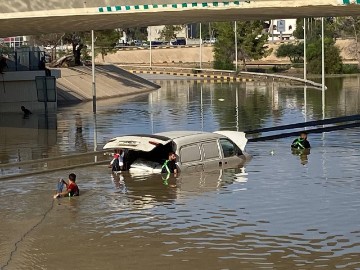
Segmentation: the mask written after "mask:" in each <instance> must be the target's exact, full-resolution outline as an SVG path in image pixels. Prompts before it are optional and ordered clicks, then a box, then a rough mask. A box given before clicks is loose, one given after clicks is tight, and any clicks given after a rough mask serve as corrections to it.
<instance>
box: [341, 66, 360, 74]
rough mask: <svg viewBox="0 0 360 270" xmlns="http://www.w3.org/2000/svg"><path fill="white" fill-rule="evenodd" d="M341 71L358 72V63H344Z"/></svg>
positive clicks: (344, 72) (345, 72)
mask: <svg viewBox="0 0 360 270" xmlns="http://www.w3.org/2000/svg"><path fill="white" fill-rule="evenodd" d="M342 73H343V74H355V73H360V69H359V67H358V65H351V64H344V65H343V66H342Z"/></svg>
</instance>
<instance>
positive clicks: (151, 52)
mask: <svg viewBox="0 0 360 270" xmlns="http://www.w3.org/2000/svg"><path fill="white" fill-rule="evenodd" d="M149 33H150V34H149V39H150V60H149V62H150V64H149V66H150V69H151V67H152V44H151V26H149Z"/></svg>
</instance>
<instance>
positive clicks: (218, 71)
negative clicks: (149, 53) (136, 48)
mask: <svg viewBox="0 0 360 270" xmlns="http://www.w3.org/2000/svg"><path fill="white" fill-rule="evenodd" d="M124 67H134V68H141V69H142V70H144V69H146V70H153V71H154V70H160V71H161V70H164V71H165V70H176V71H180V72H182V71H187V72H190V71H191V73H194V72H199V73H202V72H206V73H207V74H209V73H210V74H211V75H222V76H224V75H225V76H229V77H235V76H237V74H243V75H249V76H253V77H265V78H266V79H268V78H272V79H285V80H289V81H297V82H300V83H303V84H305V85H310V86H313V87H315V88H322V84H321V83H317V82H314V81H311V80H305V79H302V78H297V77H292V76H286V75H279V74H269V73H258V72H248V71H240V72H238V73H237V72H236V71H234V70H221V69H206V68H186V67H164V66H152V67H145V66H132V65H131V66H124ZM326 89H327V87H326V86H325V90H326Z"/></svg>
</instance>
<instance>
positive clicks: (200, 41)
mask: <svg viewBox="0 0 360 270" xmlns="http://www.w3.org/2000/svg"><path fill="white" fill-rule="evenodd" d="M199 31H200V36H199V37H200V40H199V43H200V65H199V66H200V68H201V63H202V38H201V23H200V27H199Z"/></svg>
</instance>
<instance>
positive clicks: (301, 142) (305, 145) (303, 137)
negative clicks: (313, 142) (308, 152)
mask: <svg viewBox="0 0 360 270" xmlns="http://www.w3.org/2000/svg"><path fill="white" fill-rule="evenodd" d="M310 147H311V146H310V143H309V141H308V140H307V133H306V132H305V131H303V132H301V133H300V137H299V138H297V139H295V140H294V141H293V143H292V144H291V148H292V149H298V150H302V149H310Z"/></svg>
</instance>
